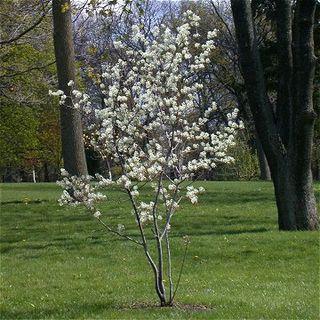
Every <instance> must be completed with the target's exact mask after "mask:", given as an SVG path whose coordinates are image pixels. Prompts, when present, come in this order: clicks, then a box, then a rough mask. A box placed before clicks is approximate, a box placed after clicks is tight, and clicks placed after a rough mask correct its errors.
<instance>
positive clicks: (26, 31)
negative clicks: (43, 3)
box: [0, 11, 48, 45]
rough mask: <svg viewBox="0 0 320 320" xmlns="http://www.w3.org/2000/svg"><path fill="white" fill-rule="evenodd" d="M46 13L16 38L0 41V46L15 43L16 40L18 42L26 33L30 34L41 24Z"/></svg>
mask: <svg viewBox="0 0 320 320" xmlns="http://www.w3.org/2000/svg"><path fill="white" fill-rule="evenodd" d="M47 13H48V11H47V12H44V13H43V14H42V15H41V17H40V18H39V19H38V20H37V21H36V22H35V23H34V24H33V25H31V26H30V27H29V28H27V29H25V30H24V31H22V32H21V33H20V34H18V35H17V36H15V37H13V38H11V39H9V40H3V41H0V45H7V44H10V43H12V42H15V41H17V40H19V39H20V38H22V37H23V36H24V35H25V34H27V33H28V32H30V31H31V30H33V29H34V28H36V27H37V26H38V25H39V24H40V23H41V22H42V20H43V19H44V18H45V17H46V15H47Z"/></svg>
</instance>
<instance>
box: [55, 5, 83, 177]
mask: <svg viewBox="0 0 320 320" xmlns="http://www.w3.org/2000/svg"><path fill="white" fill-rule="evenodd" d="M52 13H53V29H54V31H53V32H54V33H53V40H54V49H55V56H56V64H57V72H58V81H59V89H60V90H62V91H63V92H64V93H65V94H66V95H67V96H69V97H70V96H71V95H72V90H71V88H70V87H69V86H68V85H67V84H68V82H69V81H70V80H73V81H75V55H74V45H73V36H72V19H71V4H70V0H52ZM71 106H72V103H71V99H70V98H67V99H66V104H65V105H63V106H62V107H61V109H60V118H61V138H62V155H63V161H64V168H65V169H66V170H67V171H68V172H69V173H70V174H71V175H86V174H87V173H88V171H87V163H86V158H85V152H84V143H83V136H82V123H81V115H80V113H79V111H77V110H75V109H72V108H71Z"/></svg>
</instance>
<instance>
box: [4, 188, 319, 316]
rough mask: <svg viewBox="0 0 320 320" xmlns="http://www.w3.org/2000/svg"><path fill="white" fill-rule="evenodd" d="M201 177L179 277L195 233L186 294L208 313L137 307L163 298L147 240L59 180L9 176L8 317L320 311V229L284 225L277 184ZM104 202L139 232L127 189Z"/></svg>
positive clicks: (182, 225)
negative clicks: (16, 180)
mask: <svg viewBox="0 0 320 320" xmlns="http://www.w3.org/2000/svg"><path fill="white" fill-rule="evenodd" d="M201 185H204V186H205V187H206V189H207V192H206V193H205V194H204V195H202V196H201V198H200V204H199V205H197V206H193V205H191V204H184V205H182V209H181V211H179V213H178V214H177V215H176V217H175V219H174V222H173V224H172V234H171V237H172V239H173V240H172V241H173V244H172V247H173V259H174V267H175V273H174V276H175V277H177V273H178V270H179V266H180V262H181V260H182V257H183V252H184V246H183V241H182V237H183V236H184V235H189V237H190V239H191V244H190V248H189V251H188V255H187V260H186V265H185V269H184V273H183V276H182V279H181V286H180V288H179V292H178V294H177V302H178V303H179V304H180V305H183V304H198V305H199V304H203V305H207V306H208V307H209V308H208V309H207V310H204V311H202V310H190V309H182V308H178V307H177V308H158V307H148V308H130V306H132V305H133V304H139V303H149V304H150V303H157V299H156V296H155V294H154V290H153V283H152V273H151V271H150V270H149V266H148V264H147V262H146V260H145V258H144V256H143V253H142V252H141V248H139V247H137V246H135V245H134V244H132V243H127V242H126V241H123V240H121V239H117V238H115V237H114V236H112V235H110V234H107V233H105V231H104V230H103V229H102V227H101V226H100V225H99V224H98V223H97V221H95V220H94V219H93V218H91V217H90V216H88V215H87V214H86V213H85V212H84V211H83V210H81V209H80V210H79V209H72V208H67V209H66V208H63V207H59V205H58V204H57V198H58V196H59V194H60V190H59V188H58V187H57V186H56V185H54V184H2V185H1V189H2V196H1V203H2V204H1V270H0V271H1V294H2V297H1V314H0V318H1V319H40V318H46V319H318V318H319V234H318V233H317V232H279V231H278V230H277V223H276V222H277V217H276V209H275V204H274V198H273V189H272V185H271V183H265V182H203V183H201ZM316 192H317V197H318V199H319V194H320V185H319V184H318V185H316ZM148 193H150V190H148V189H147V190H146V192H145V195H148ZM101 209H102V211H103V212H104V217H105V219H106V220H107V221H109V223H111V224H117V223H123V224H125V226H126V228H127V232H128V233H130V234H135V232H136V231H135V223H134V221H133V217H132V216H131V214H130V213H128V212H130V209H129V203H128V201H127V200H126V197H125V196H124V195H123V194H122V193H121V192H119V190H117V189H112V190H111V192H110V193H109V196H108V201H107V202H106V204H104V205H103V206H102V208H101Z"/></svg>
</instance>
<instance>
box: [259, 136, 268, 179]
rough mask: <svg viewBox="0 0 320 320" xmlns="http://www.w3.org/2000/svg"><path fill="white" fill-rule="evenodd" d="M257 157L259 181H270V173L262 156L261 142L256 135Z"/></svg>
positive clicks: (265, 158) (265, 159) (264, 157)
mask: <svg viewBox="0 0 320 320" xmlns="http://www.w3.org/2000/svg"><path fill="white" fill-rule="evenodd" d="M256 146H257V155H258V160H259V169H260V180H265V181H270V180H271V172H270V168H269V164H268V160H267V157H266V155H265V154H264V151H263V148H262V145H261V142H260V140H259V137H258V135H257V134H256Z"/></svg>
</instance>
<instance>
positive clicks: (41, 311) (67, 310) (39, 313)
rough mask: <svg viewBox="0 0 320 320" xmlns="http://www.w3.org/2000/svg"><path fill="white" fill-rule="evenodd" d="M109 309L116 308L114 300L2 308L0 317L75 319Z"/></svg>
mask: <svg viewBox="0 0 320 320" xmlns="http://www.w3.org/2000/svg"><path fill="white" fill-rule="evenodd" d="M106 309H109V310H110V311H115V310H117V306H116V305H115V303H114V302H112V301H110V302H106V303H102V302H96V303H82V304H73V305H62V306H57V307H56V308H45V307H41V308H37V307H35V308H34V309H32V310H29V311H27V310H2V311H1V313H0V319H43V318H48V317H54V319H76V318H78V317H81V318H83V315H88V317H90V315H93V314H95V313H101V312H102V311H104V310H106Z"/></svg>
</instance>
